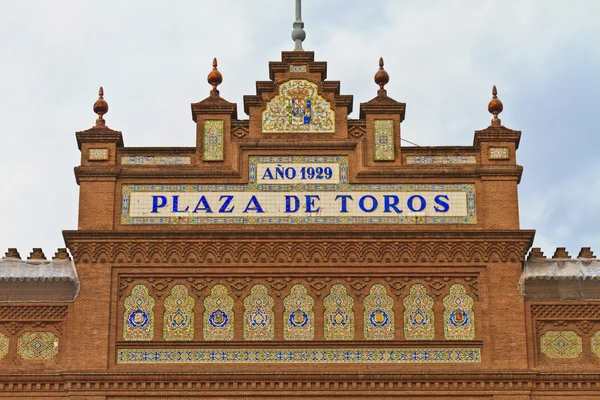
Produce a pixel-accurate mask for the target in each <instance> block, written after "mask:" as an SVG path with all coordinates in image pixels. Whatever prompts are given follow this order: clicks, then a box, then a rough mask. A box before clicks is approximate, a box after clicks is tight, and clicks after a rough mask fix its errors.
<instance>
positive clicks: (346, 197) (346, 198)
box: [335, 194, 352, 213]
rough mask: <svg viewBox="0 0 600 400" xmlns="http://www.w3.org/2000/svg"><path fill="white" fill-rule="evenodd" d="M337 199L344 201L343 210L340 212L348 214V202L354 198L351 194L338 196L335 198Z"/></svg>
mask: <svg viewBox="0 0 600 400" xmlns="http://www.w3.org/2000/svg"><path fill="white" fill-rule="evenodd" d="M335 199H336V200H337V199H342V209H341V210H340V212H343V213H347V212H348V204H347V200H348V199H350V200H352V196H350V195H349V194H340V195H338V196H335Z"/></svg>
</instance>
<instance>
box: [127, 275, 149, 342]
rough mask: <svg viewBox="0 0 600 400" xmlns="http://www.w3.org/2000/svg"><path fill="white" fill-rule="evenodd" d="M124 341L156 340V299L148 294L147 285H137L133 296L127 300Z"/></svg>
mask: <svg viewBox="0 0 600 400" xmlns="http://www.w3.org/2000/svg"><path fill="white" fill-rule="evenodd" d="M123 339H124V340H143V341H150V340H152V339H154V299H153V298H152V296H150V295H149V294H148V288H147V287H146V286H145V285H135V286H134V287H133V289H131V294H130V295H129V296H127V298H125V313H124V315H123Z"/></svg>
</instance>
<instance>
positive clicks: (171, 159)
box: [121, 156, 192, 165]
mask: <svg viewBox="0 0 600 400" xmlns="http://www.w3.org/2000/svg"><path fill="white" fill-rule="evenodd" d="M191 163H192V158H191V157H181V156H123V157H121V165H190V164H191Z"/></svg>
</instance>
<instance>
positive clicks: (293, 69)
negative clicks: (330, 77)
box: [290, 65, 307, 72]
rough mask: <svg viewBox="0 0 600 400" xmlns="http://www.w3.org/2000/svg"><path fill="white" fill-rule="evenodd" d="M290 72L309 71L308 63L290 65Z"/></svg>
mask: <svg viewBox="0 0 600 400" xmlns="http://www.w3.org/2000/svg"><path fill="white" fill-rule="evenodd" d="M290 72H307V71H306V65H290Z"/></svg>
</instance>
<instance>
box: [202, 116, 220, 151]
mask: <svg viewBox="0 0 600 400" xmlns="http://www.w3.org/2000/svg"><path fill="white" fill-rule="evenodd" d="M204 161H223V120H206V121H204Z"/></svg>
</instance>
